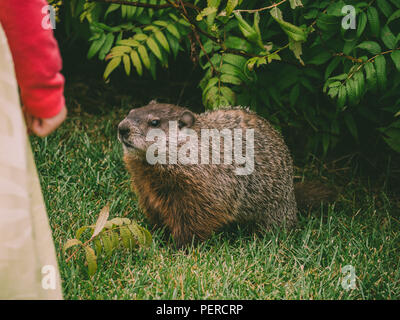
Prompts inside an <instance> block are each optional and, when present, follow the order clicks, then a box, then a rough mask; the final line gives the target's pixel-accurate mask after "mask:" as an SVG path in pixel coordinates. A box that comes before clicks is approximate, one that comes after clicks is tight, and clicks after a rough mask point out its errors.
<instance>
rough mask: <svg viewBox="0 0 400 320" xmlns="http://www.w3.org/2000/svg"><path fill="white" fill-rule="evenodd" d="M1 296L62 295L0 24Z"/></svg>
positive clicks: (6, 297)
mask: <svg viewBox="0 0 400 320" xmlns="http://www.w3.org/2000/svg"><path fill="white" fill-rule="evenodd" d="M38 45H39V44H38ZM0 299H62V291H61V280H60V275H59V271H58V266H57V260H56V255H55V250H54V244H53V239H52V235H51V229H50V226H49V222H48V218H47V214H46V208H45V205H44V201H43V197H42V192H41V187H40V184H39V179H38V175H37V172H36V166H35V162H34V159H33V155H32V151H31V147H30V144H29V140H28V138H27V134H26V127H25V122H24V119H23V114H22V111H21V106H20V102H19V96H18V87H17V82H16V78H15V73H14V65H13V61H12V57H11V54H10V50H9V47H8V43H7V39H6V36H5V34H4V31H3V29H2V27H1V25H0Z"/></svg>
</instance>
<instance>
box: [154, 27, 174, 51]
mask: <svg viewBox="0 0 400 320" xmlns="http://www.w3.org/2000/svg"><path fill="white" fill-rule="evenodd" d="M154 36H155V37H156V39H157V41H158V42H159V43H160V44H161V46H162V47H163V48H164V49H165V51H167V52H168V53H170V50H169V44H168V41H167V38H166V37H165V36H164V34H163V33H162V32H161V31H157V32H155V33H154Z"/></svg>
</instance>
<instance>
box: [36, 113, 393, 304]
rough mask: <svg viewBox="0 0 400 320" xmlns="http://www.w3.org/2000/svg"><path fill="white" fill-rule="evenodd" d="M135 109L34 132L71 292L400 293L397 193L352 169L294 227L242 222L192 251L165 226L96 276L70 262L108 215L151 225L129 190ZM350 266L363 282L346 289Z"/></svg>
mask: <svg viewBox="0 0 400 320" xmlns="http://www.w3.org/2000/svg"><path fill="white" fill-rule="evenodd" d="M127 111H128V109H126V108H125V110H118V111H115V112H110V113H109V114H107V115H105V116H94V115H89V114H81V115H78V114H70V117H69V119H68V120H67V121H66V123H65V124H64V125H63V126H62V128H60V129H59V130H58V131H57V132H56V133H55V134H53V135H51V136H50V137H48V138H46V139H39V138H32V147H33V151H34V153H35V157H36V163H37V167H38V171H39V174H40V178H41V183H42V187H43V192H44V197H45V201H46V205H47V208H48V214H49V217H50V224H51V227H52V230H53V236H54V240H55V245H56V250H57V255H58V261H59V266H60V271H61V277H62V279H63V289H64V297H65V298H66V299H399V298H400V254H399V248H400V221H399V213H398V212H399V206H400V205H399V202H397V203H393V201H389V199H388V197H387V196H386V194H385V192H383V191H377V192H371V191H369V189H370V188H367V187H365V186H364V185H362V184H359V183H356V182H355V181H356V180H355V179H353V178H349V181H350V182H349V183H348V184H347V185H346V186H344V189H343V192H342V195H341V197H340V198H339V199H338V201H337V202H336V203H335V204H331V205H329V206H328V205H326V206H325V207H322V208H320V209H315V210H313V211H312V212H308V213H307V212H305V213H302V214H300V223H299V225H298V228H297V229H296V230H293V231H291V232H285V231H283V230H281V231H279V230H276V231H275V232H271V233H268V234H265V235H262V236H260V235H259V236H256V235H252V234H246V233H244V232H243V231H241V230H234V231H231V232H228V233H219V234H216V235H214V236H213V237H212V238H211V239H210V240H209V241H207V242H205V243H203V244H201V245H198V246H195V247H192V248H191V249H190V250H188V252H185V251H177V250H174V249H173V248H172V247H171V245H170V243H168V241H166V239H165V237H162V234H161V232H160V231H156V232H154V231H152V233H153V240H154V241H153V244H152V246H151V247H150V248H147V249H146V248H143V249H140V250H137V251H133V252H129V251H128V250H127V249H120V250H117V252H116V253H115V255H113V256H112V257H111V258H108V259H106V258H104V257H100V258H99V261H98V262H99V268H98V271H97V273H96V274H95V275H94V277H93V278H92V279H89V278H88V276H87V272H86V269H85V267H84V266H83V264H82V263H79V261H76V260H75V261H70V262H69V263H66V262H65V260H66V258H67V257H66V256H65V255H64V254H63V253H62V246H63V244H64V243H65V242H66V241H67V240H68V239H70V238H74V235H75V231H76V230H77V229H78V228H79V227H81V226H83V225H88V224H93V223H95V221H96V218H97V216H98V214H99V211H100V210H101V208H102V207H103V206H104V205H106V203H111V211H110V218H113V217H117V216H118V217H128V218H130V219H136V220H137V221H138V222H139V223H140V224H141V225H142V226H145V227H147V228H150V226H149V225H148V224H147V221H146V218H145V216H144V215H143V213H142V212H141V211H140V210H139V209H138V207H137V203H136V201H135V197H134V195H133V194H132V192H131V191H130V186H129V176H128V173H127V172H126V170H125V169H124V165H123V162H122V148H121V146H120V144H119V143H118V141H117V138H116V126H117V124H118V122H119V121H120V120H121V119H122V118H123V116H124V115H125V114H126V113H127ZM346 265H352V266H353V267H354V270H355V274H356V288H355V289H354V290H348V291H346V290H344V289H343V287H342V284H341V283H342V280H343V279H344V276H346V274H343V273H342V268H343V267H344V266H346Z"/></svg>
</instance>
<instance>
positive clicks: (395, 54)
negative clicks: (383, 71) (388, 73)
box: [390, 50, 400, 72]
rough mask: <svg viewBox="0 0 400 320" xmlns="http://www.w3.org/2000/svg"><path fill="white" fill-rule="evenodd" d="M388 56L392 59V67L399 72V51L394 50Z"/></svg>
mask: <svg viewBox="0 0 400 320" xmlns="http://www.w3.org/2000/svg"><path fill="white" fill-rule="evenodd" d="M390 56H391V57H392V60H393V62H394V65H395V66H396V69H397V70H398V71H399V72H400V51H399V50H395V51H393V52H392V53H391V55H390Z"/></svg>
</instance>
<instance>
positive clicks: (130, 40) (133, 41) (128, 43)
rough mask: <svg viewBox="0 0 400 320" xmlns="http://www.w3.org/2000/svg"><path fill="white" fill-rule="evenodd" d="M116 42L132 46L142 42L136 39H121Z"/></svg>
mask: <svg viewBox="0 0 400 320" xmlns="http://www.w3.org/2000/svg"><path fill="white" fill-rule="evenodd" d="M116 44H118V45H121V46H130V47H134V48H137V47H138V46H140V43H139V42H138V41H136V40H134V39H123V40H119V41H117V42H116Z"/></svg>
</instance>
